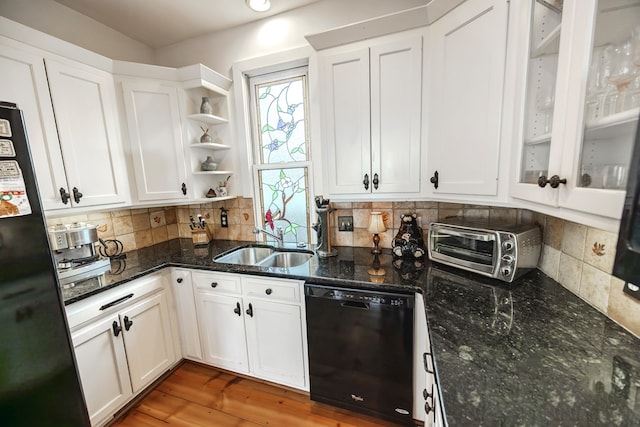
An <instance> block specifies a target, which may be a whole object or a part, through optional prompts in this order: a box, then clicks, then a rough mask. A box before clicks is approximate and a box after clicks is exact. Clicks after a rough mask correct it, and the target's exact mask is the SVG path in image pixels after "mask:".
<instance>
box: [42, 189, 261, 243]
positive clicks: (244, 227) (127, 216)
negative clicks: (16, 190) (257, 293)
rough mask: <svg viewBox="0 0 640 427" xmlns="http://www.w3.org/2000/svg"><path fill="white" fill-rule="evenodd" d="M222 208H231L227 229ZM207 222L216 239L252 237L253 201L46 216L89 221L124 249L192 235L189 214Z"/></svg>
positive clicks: (56, 221) (50, 221) (57, 220)
mask: <svg viewBox="0 0 640 427" xmlns="http://www.w3.org/2000/svg"><path fill="white" fill-rule="evenodd" d="M221 208H224V209H225V210H227V211H228V213H227V215H228V223H229V227H228V228H223V227H221V224H220V213H221V210H220V209H221ZM198 214H200V215H202V218H203V219H204V220H205V221H206V223H207V228H208V230H209V232H210V234H211V235H212V236H213V238H214V239H232V240H253V239H254V235H253V233H252V232H251V231H252V229H253V226H254V217H253V202H252V200H251V199H247V198H242V197H238V198H235V199H229V200H224V201H216V202H211V203H203V204H194V205H184V206H166V207H154V208H142V209H121V210H117V211H111V212H90V213H87V214H81V215H74V216H67V217H59V218H47V225H49V226H51V225H55V224H69V223H73V222H88V223H91V224H96V225H97V226H98V236H99V237H100V238H102V239H117V240H119V241H121V242H122V245H123V248H124V251H125V252H128V251H131V250H135V249H141V248H145V247H148V246H151V245H154V244H156V243H161V242H165V241H167V240H171V239H175V238H177V237H191V229H190V228H189V222H190V221H189V217H190V216H193V217H194V218H196V217H197V215H198Z"/></svg>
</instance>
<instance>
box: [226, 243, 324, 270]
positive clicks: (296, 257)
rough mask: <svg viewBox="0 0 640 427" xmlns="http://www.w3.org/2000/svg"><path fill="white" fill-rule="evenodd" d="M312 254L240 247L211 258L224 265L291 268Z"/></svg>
mask: <svg viewBox="0 0 640 427" xmlns="http://www.w3.org/2000/svg"><path fill="white" fill-rule="evenodd" d="M312 257H313V252H311V251H307V250H295V249H294V250H277V249H275V248H273V247H271V246H260V245H255V246H254V245H249V246H240V247H238V248H235V249H232V250H230V251H228V252H227V253H224V254H222V255H218V256H216V257H214V258H213V260H214V261H215V262H220V263H224V264H242V265H254V266H258V267H272V268H291V267H297V266H299V265H302V264H304V263H305V262H307V261H309V260H310V259H311V258H312Z"/></svg>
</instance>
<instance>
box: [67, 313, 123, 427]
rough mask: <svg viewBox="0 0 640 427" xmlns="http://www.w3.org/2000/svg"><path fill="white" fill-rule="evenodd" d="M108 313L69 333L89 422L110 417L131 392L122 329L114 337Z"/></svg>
mask: <svg viewBox="0 0 640 427" xmlns="http://www.w3.org/2000/svg"><path fill="white" fill-rule="evenodd" d="M114 323H115V324H116V326H118V325H119V320H118V317H117V316H109V317H106V318H104V319H103V320H101V321H97V322H95V323H92V324H90V325H89V326H86V327H84V328H82V329H80V330H78V331H77V332H75V333H73V334H72V335H71V338H72V341H73V346H74V352H75V355H76V362H77V365H78V373H79V375H80V381H81V383H82V389H83V391H84V397H85V400H86V403H87V410H88V411H89V416H90V418H91V423H92V424H93V425H95V424H97V423H98V422H99V421H101V420H103V419H104V418H106V417H108V416H111V415H112V414H113V413H114V412H115V411H116V410H118V409H119V408H120V407H121V406H122V405H123V404H124V403H125V402H126V401H127V400H128V399H129V398H130V397H131V395H132V390H131V382H130V381H129V371H128V370H127V355H126V353H125V349H124V345H123V341H122V339H123V338H122V332H120V333H119V334H118V336H117V337H116V336H115V334H114V329H113V324H114Z"/></svg>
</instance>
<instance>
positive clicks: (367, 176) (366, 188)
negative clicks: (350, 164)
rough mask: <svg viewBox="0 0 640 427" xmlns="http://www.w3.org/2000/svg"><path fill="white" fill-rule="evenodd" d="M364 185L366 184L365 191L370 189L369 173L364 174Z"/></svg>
mask: <svg viewBox="0 0 640 427" xmlns="http://www.w3.org/2000/svg"><path fill="white" fill-rule="evenodd" d="M362 184H364V189H365V190H368V189H369V174H368V173H365V174H364V179H363V180H362Z"/></svg>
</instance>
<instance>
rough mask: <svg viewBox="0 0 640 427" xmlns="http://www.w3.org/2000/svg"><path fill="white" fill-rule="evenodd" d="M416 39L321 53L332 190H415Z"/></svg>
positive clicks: (417, 179)
mask: <svg viewBox="0 0 640 427" xmlns="http://www.w3.org/2000/svg"><path fill="white" fill-rule="evenodd" d="M421 64H422V37H421V36H420V35H414V36H411V37H408V38H402V39H399V38H398V37H397V36H396V37H393V38H385V39H384V40H383V41H379V42H376V43H372V44H369V45H368V46H364V47H361V48H359V49H354V48H353V47H352V48H350V49H347V50H346V51H345V49H344V48H336V49H331V50H330V51H327V52H323V53H321V54H320V67H321V68H320V69H321V73H322V82H323V85H324V86H323V87H324V90H323V91H322V94H321V96H322V99H321V103H322V113H323V117H322V121H323V126H324V127H323V138H324V139H325V140H326V141H327V172H328V173H327V180H328V188H329V192H330V193H331V194H333V195H347V194H349V195H367V194H397V193H417V192H419V190H420V140H421V139H420V130H421V123H420V119H421V88H422V65H421Z"/></svg>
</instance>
